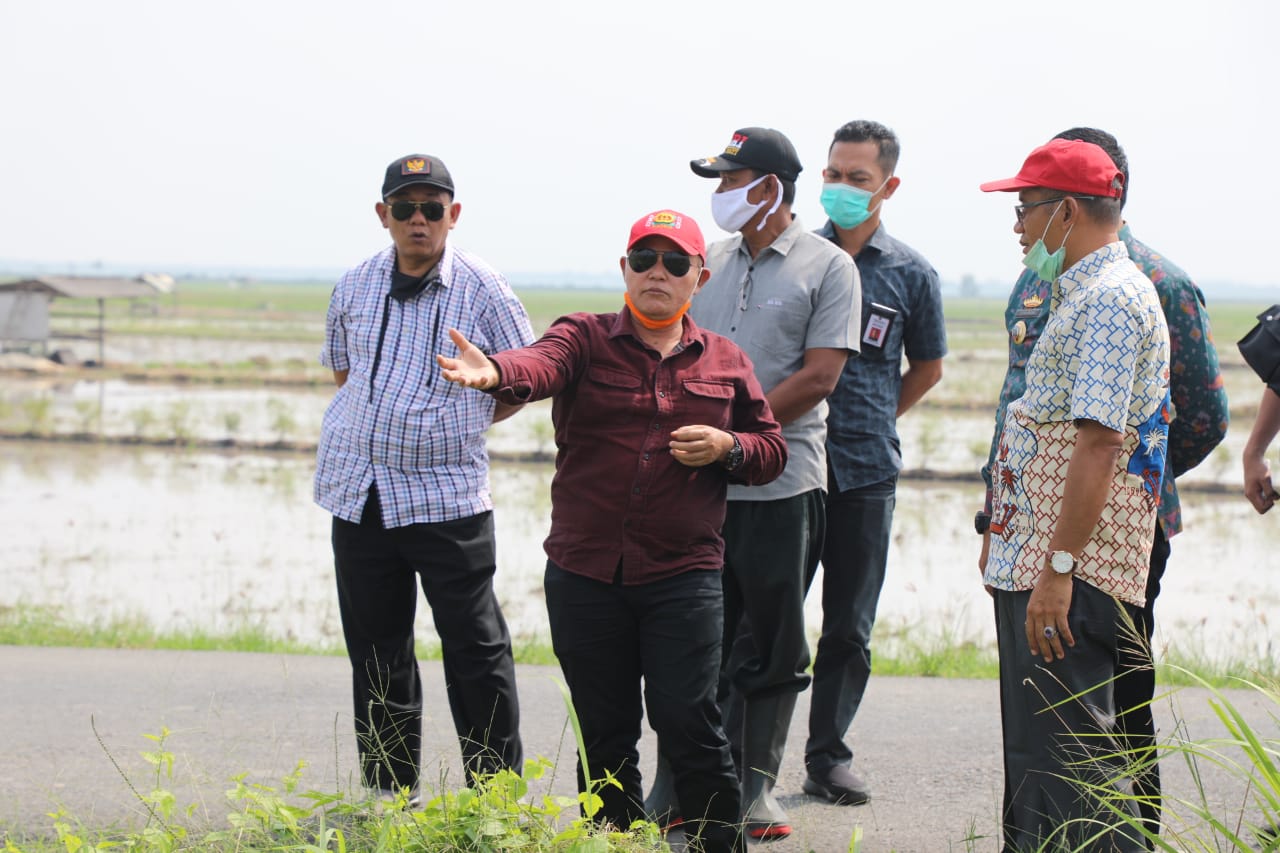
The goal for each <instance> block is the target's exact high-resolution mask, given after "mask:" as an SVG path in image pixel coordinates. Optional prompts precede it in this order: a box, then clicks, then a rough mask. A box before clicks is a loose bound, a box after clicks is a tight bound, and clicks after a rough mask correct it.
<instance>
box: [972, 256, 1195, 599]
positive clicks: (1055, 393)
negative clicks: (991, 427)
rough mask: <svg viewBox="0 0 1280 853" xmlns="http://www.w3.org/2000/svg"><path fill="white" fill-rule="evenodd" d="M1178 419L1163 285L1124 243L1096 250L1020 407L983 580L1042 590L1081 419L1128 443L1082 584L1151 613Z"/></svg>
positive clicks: (1037, 355) (1062, 293)
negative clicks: (1159, 519)
mask: <svg viewBox="0 0 1280 853" xmlns="http://www.w3.org/2000/svg"><path fill="white" fill-rule="evenodd" d="M1170 417H1171V412H1170V405H1169V331H1168V327H1167V326H1166V324H1165V319H1164V314H1163V312H1162V311H1161V310H1160V300H1159V299H1158V298H1157V296H1156V292H1155V288H1154V287H1152V285H1151V282H1150V281H1149V280H1148V279H1147V278H1146V276H1144V275H1143V274H1142V273H1141V271H1139V270H1138V268H1137V267H1136V266H1134V264H1133V261H1131V260H1130V259H1129V254H1128V252H1127V251H1126V249H1125V245H1124V243H1121V242H1118V241H1117V242H1115V243H1110V244H1108V245H1106V246H1103V247H1102V248H1100V249H1098V250H1097V251H1094V252H1091V253H1090V254H1088V255H1086V256H1085V257H1084V258H1082V259H1081V260H1080V261H1079V262H1077V263H1076V264H1075V265H1074V266H1072V267H1071V269H1069V270H1067V271H1066V272H1065V273H1063V274H1062V276H1060V277H1059V278H1058V280H1057V281H1055V282H1054V283H1053V289H1052V309H1051V312H1050V314H1049V320H1048V322H1047V323H1046V324H1045V327H1044V334H1043V335H1042V336H1041V338H1040V340H1039V342H1038V343H1036V346H1035V349H1034V350H1033V351H1032V353H1031V357H1030V358H1029V359H1028V361H1027V389H1026V392H1025V393H1024V394H1023V395H1022V397H1021V398H1019V399H1018V400H1015V401H1014V402H1012V403H1010V404H1009V409H1008V413H1007V416H1006V418H1005V421H1004V431H1003V433H1002V434H1001V436H1000V441H999V450H998V452H997V454H996V460H995V465H994V466H993V468H992V472H991V473H992V480H993V495H992V515H991V554H990V557H989V559H988V560H987V569H986V574H985V577H984V581H985V582H986V583H987V584H988V585H990V586H992V587H995V588H997V589H1004V590H1025V589H1031V588H1032V587H1033V586H1035V583H1036V579H1037V578H1038V577H1039V575H1040V572H1041V570H1042V569H1043V567H1044V563H1045V559H1046V558H1047V557H1048V548H1049V541H1050V540H1051V539H1052V538H1053V533H1054V530H1055V528H1056V527H1057V525H1058V520H1059V518H1060V516H1061V512H1062V496H1063V485H1064V483H1065V481H1066V476H1067V467H1068V465H1069V463H1070V460H1071V455H1072V451H1073V449H1074V447H1075V441H1076V427H1075V422H1076V421H1077V420H1089V421H1094V422H1096V423H1099V424H1101V425H1102V426H1104V427H1106V428H1108V429H1111V430H1114V431H1116V432H1119V433H1121V434H1122V435H1123V448H1122V450H1121V452H1120V454H1119V457H1118V459H1117V461H1116V466H1115V469H1114V470H1113V471H1112V476H1111V481H1110V483H1109V488H1108V492H1107V502H1106V505H1105V506H1104V507H1103V510H1102V515H1101V518H1100V519H1099V521H1098V524H1097V526H1096V527H1095V528H1094V530H1093V533H1092V534H1091V535H1090V537H1089V541H1088V543H1087V544H1086V545H1085V547H1084V550H1083V552H1082V553H1081V554H1080V557H1079V564H1078V566H1077V568H1076V576H1077V577H1079V578H1080V579H1081V580H1083V581H1085V582H1086V583H1089V584H1091V585H1093V586H1095V587H1097V588H1098V589H1100V590H1102V591H1103V592H1105V593H1107V594H1109V595H1112V596H1115V597H1116V598H1119V599H1121V600H1122V601H1128V602H1130V603H1132V604H1136V605H1138V606H1139V607H1141V606H1142V604H1143V603H1144V601H1145V600H1146V584H1147V570H1148V566H1149V563H1150V559H1151V543H1152V532H1153V530H1154V528H1155V520H1156V506H1157V505H1158V503H1159V499H1160V482H1161V478H1162V476H1163V474H1164V463H1165V449H1166V442H1167V439H1168V434H1169V420H1170Z"/></svg>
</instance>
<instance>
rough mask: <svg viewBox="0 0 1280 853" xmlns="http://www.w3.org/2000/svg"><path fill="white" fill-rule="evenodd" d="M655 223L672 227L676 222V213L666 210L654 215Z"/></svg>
mask: <svg viewBox="0 0 1280 853" xmlns="http://www.w3.org/2000/svg"><path fill="white" fill-rule="evenodd" d="M653 224H654V225H665V226H668V227H670V226H672V225H675V224H676V215H675V214H674V213H672V212H671V211H669V210H664V211H663V212H662V213H658V214H655V215H654V217H653Z"/></svg>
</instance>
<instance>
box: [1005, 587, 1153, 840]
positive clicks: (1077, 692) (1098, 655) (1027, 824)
mask: <svg viewBox="0 0 1280 853" xmlns="http://www.w3.org/2000/svg"><path fill="white" fill-rule="evenodd" d="M1030 598H1031V592H1030V591H1029V590H1028V591H1024V592H1005V591H1003V590H997V591H996V593H995V609H996V638H997V641H998V643H999V649H1000V709H1001V722H1002V725H1003V732H1004V770H1005V794H1004V850H1005V853H1015V852H1016V853H1024V851H1032V850H1040V849H1042V845H1044V844H1045V843H1046V842H1049V845H1048V847H1046V848H1043V849H1048V850H1057V849H1060V848H1061V849H1067V850H1075V851H1099V853H1102V851H1107V853H1110V851H1124V853H1128V851H1138V850H1143V849H1145V848H1144V845H1143V843H1142V842H1141V840H1140V836H1139V834H1138V833H1137V832H1136V831H1134V830H1132V829H1129V830H1127V831H1126V830H1125V829H1124V828H1123V827H1121V826H1118V825H1119V824H1123V819H1122V817H1120V816H1117V815H1116V814H1115V813H1114V812H1113V811H1112V810H1111V809H1109V808H1107V807H1106V806H1105V805H1104V804H1103V802H1104V799H1106V798H1108V797H1115V796H1116V795H1121V796H1124V795H1129V796H1130V797H1131V795H1132V783H1131V779H1130V778H1129V776H1128V775H1127V773H1128V762H1127V760H1126V758H1125V756H1124V755H1123V746H1122V745H1121V744H1120V743H1119V742H1118V741H1117V740H1116V735H1117V727H1116V705H1115V696H1114V683H1115V680H1116V677H1117V676H1118V675H1119V673H1120V671H1121V668H1122V666H1123V662H1122V660H1121V652H1120V644H1121V642H1122V641H1123V637H1124V632H1125V631H1126V630H1127V629H1126V628H1125V620H1126V615H1127V618H1128V620H1129V622H1130V624H1132V623H1133V622H1136V621H1137V620H1138V619H1140V618H1141V617H1140V611H1139V609H1138V608H1137V607H1134V606H1133V605H1130V604H1126V603H1123V602H1120V601H1117V600H1116V599H1115V598H1113V597H1112V596H1110V595H1107V594H1106V593H1104V592H1101V591H1100V590H1098V589H1096V588H1095V587H1093V586H1090V585H1089V584H1087V583H1085V582H1083V581H1081V580H1075V581H1073V584H1072V597H1071V608H1070V610H1069V612H1068V616H1067V621H1068V624H1069V625H1070V627H1071V632H1072V634H1074V635H1075V641H1076V644H1075V646H1074V647H1070V648H1066V649H1065V651H1066V656H1065V657H1064V658H1063V659H1062V660H1054V661H1053V662H1051V663H1047V664H1046V663H1045V662H1044V659H1043V658H1042V657H1040V656H1039V655H1038V654H1037V655H1033V654H1032V653H1031V650H1030V648H1029V647H1028V645H1027V638H1026V631H1025V629H1024V627H1023V626H1024V624H1025V623H1026V620H1027V602H1028V601H1029V600H1030ZM1128 630H1131V629H1128ZM1111 802H1112V803H1113V804H1116V805H1117V807H1119V808H1121V810H1122V812H1123V813H1124V814H1125V815H1127V816H1129V817H1131V818H1134V819H1136V817H1137V810H1136V807H1135V805H1134V803H1133V801H1132V799H1128V800H1119V801H1117V800H1115V799H1112V800H1111ZM1108 826H1109V827H1112V828H1111V829H1110V830H1106V829H1105V827H1108Z"/></svg>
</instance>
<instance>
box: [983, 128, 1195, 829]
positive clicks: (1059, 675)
mask: <svg viewBox="0 0 1280 853" xmlns="http://www.w3.org/2000/svg"><path fill="white" fill-rule="evenodd" d="M982 189H983V191H985V192H996V191H1000V192H1017V193H1018V195H1019V202H1020V203H1019V204H1018V205H1017V206H1016V207H1015V209H1014V212H1015V214H1016V222H1015V224H1014V229H1013V230H1014V233H1015V234H1017V235H1018V238H1019V243H1020V244H1021V246H1022V249H1023V252H1024V258H1023V263H1024V264H1025V265H1026V266H1027V267H1028V268H1029V269H1031V270H1033V271H1034V272H1035V273H1036V274H1037V275H1038V276H1039V277H1040V278H1041V279H1043V280H1045V281H1048V282H1051V285H1050V292H1049V300H1048V301H1049V303H1050V314H1049V318H1048V320H1047V321H1046V323H1045V326H1044V330H1043V332H1042V334H1041V336H1040V339H1039V341H1038V342H1037V343H1036V346H1035V348H1034V349H1033V350H1032V352H1031V355H1030V357H1029V358H1028V359H1027V363H1026V390H1025V392H1024V393H1023V395H1022V396H1021V397H1020V398H1019V399H1017V400H1015V401H1013V402H1012V403H1010V404H1009V406H1008V410H1007V413H1006V417H1005V420H1004V425H1003V430H1002V432H1001V434H1000V438H999V442H998V450H997V453H996V458H995V461H994V464H993V467H992V471H991V477H992V482H993V489H992V517H991V523H990V526H989V541H990V549H989V554H988V559H987V561H986V569H985V574H984V576H983V581H984V583H985V584H986V585H987V587H988V588H989V589H991V590H992V591H993V592H992V594H993V597H994V603H995V611H996V638H997V644H998V649H999V656H1000V705H1001V719H1002V730H1003V740H1004V765H1005V795H1004V806H1003V824H1004V849H1005V850H1006V851H1028V850H1040V849H1043V845H1045V844H1049V845H1051V846H1054V847H1055V848H1056V847H1057V846H1063V847H1065V848H1066V849H1071V850H1082V851H1113V850H1118V851H1136V850H1142V849H1144V846H1145V845H1144V842H1143V840H1142V836H1143V833H1141V832H1139V829H1138V824H1139V816H1138V812H1137V808H1136V805H1135V803H1134V800H1133V798H1132V788H1131V785H1130V778H1129V762H1128V760H1127V758H1126V756H1125V746H1124V744H1123V743H1122V742H1119V740H1118V738H1119V737H1120V736H1121V735H1122V732H1121V731H1120V730H1119V728H1118V727H1117V726H1116V724H1115V722H1114V721H1115V718H1116V715H1117V711H1118V710H1119V709H1118V707H1117V703H1116V699H1115V696H1114V694H1113V692H1112V685H1113V683H1114V680H1115V679H1116V677H1117V676H1119V675H1120V673H1121V671H1122V670H1123V669H1124V668H1125V667H1127V666H1130V665H1131V664H1132V663H1133V662H1134V659H1135V658H1138V657H1141V656H1143V655H1142V650H1140V649H1134V650H1133V651H1132V652H1131V653H1125V652H1124V651H1122V649H1121V646H1122V645H1123V644H1124V643H1125V642H1126V637H1125V631H1126V630H1127V629H1128V625H1130V624H1132V623H1137V622H1138V620H1140V619H1141V618H1142V607H1143V605H1144V603H1145V597H1146V585H1147V573H1148V568H1149V564H1150V560H1151V543H1152V538H1153V533H1154V529H1155V523H1156V510H1157V507H1158V505H1159V495H1160V490H1161V485H1162V483H1161V481H1162V479H1163V474H1164V469H1165V449H1166V441H1167V438H1168V431H1169V420H1170V402H1169V333H1168V329H1167V326H1166V324H1165V320H1164V315H1163V313H1162V312H1161V310H1160V300H1159V298H1158V297H1157V295H1156V292H1155V288H1154V287H1153V286H1152V284H1151V281H1150V280H1149V279H1147V278H1146V277H1145V276H1144V275H1143V274H1142V273H1141V272H1140V271H1139V270H1138V268H1137V267H1136V266H1135V265H1134V263H1133V262H1132V261H1131V260H1130V259H1129V255H1128V250H1127V248H1126V247H1125V244H1124V243H1123V242H1122V241H1121V239H1120V235H1119V231H1120V227H1121V219H1120V200H1121V197H1122V195H1123V189H1124V175H1123V174H1122V173H1121V171H1120V169H1118V168H1117V167H1116V165H1115V164H1114V163H1113V162H1112V160H1111V157H1110V156H1109V155H1108V154H1107V153H1106V152H1105V151H1104V150H1103V149H1102V148H1100V147H1098V146H1097V145H1094V144H1092V143H1089V142H1084V141H1080V140H1066V139H1055V140H1052V141H1051V142H1049V143H1047V144H1046V145H1043V146H1041V147H1039V148H1037V149H1036V150H1035V151H1033V152H1032V153H1031V155H1030V156H1028V157H1027V159H1026V162H1024V163H1023V166H1022V168H1021V170H1020V171H1019V172H1018V174H1017V176H1015V177H1013V178H1009V179H1006V180H1001V181H992V182H989V183H986V184H983V185H982ZM1049 246H1053V247H1054V248H1053V249H1049V248H1048V247H1049ZM1128 642H1130V643H1131V644H1133V645H1137V644H1136V643H1133V640H1132V638H1129V639H1128ZM1028 649H1029V650H1030V652H1031V654H1028ZM1146 665H1147V666H1150V665H1151V664H1150V658H1149V656H1148V657H1147V659H1146ZM1117 791H1118V792H1120V793H1128V794H1129V795H1130V796H1128V797H1121V798H1119V799H1117V798H1116V797H1115V796H1114V795H1115V794H1116V793H1117ZM1099 792H1102V793H1099ZM1105 792H1111V796H1108V795H1107V793H1105Z"/></svg>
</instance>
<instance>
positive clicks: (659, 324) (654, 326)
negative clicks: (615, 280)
mask: <svg viewBox="0 0 1280 853" xmlns="http://www.w3.org/2000/svg"><path fill="white" fill-rule="evenodd" d="M622 299H623V301H624V302H626V303H627V308H629V309H630V310H631V316H632V317H634V318H635V320H636V322H637V323H639V324H640V325H641V326H644V327H645V328H646V329H648V330H650V331H655V332H656V331H657V330H658V329H666V328H668V327H670V326H674V325H675V324H676V323H679V322H680V318H682V317H683V316H684V315H685V312H686V311H688V310H689V306H690V305H691V304H693V303H692V302H691V301H690V302H685V303H684V305H681V306H680V310H679V311H677V312H676V313H675V316H674V317H668V318H667V319H665V320H651V319H650V318H648V317H646V316H645V315H644V314H641V313H640V309H639V308H637V307H636V306H635V305H634V304H633V303H632V302H631V294H630V293H627V292H626V291H623V293H622Z"/></svg>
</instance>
